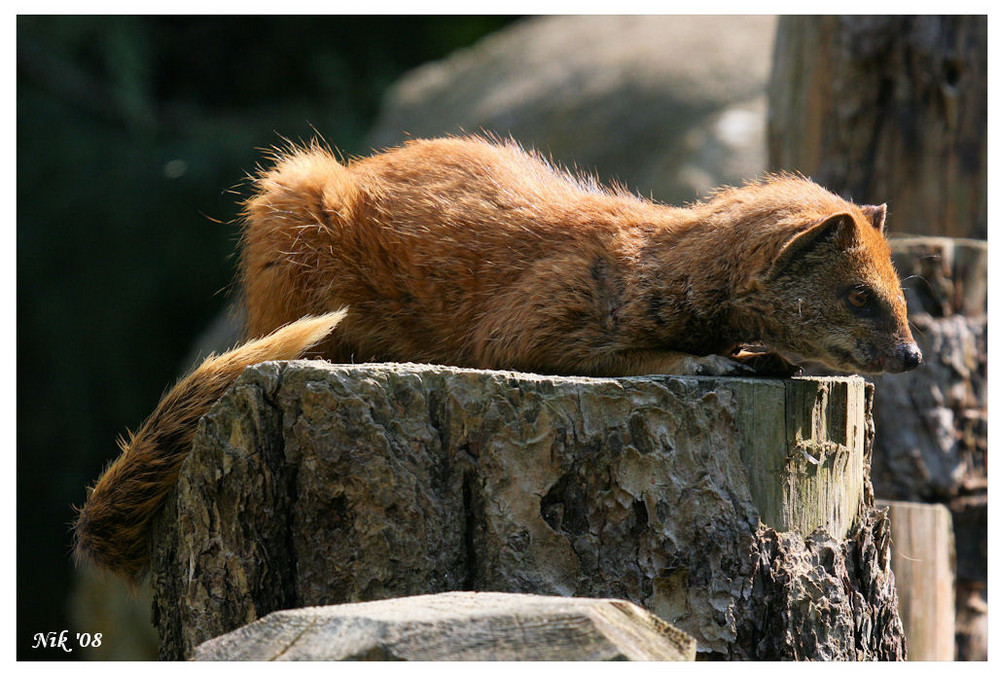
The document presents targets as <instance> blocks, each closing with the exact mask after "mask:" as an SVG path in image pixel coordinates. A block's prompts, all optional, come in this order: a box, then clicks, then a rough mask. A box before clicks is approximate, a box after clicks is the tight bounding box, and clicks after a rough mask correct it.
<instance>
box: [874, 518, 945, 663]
mask: <svg viewBox="0 0 1000 675" xmlns="http://www.w3.org/2000/svg"><path fill="white" fill-rule="evenodd" d="M878 504H879V505H880V506H888V507H889V520H890V522H891V523H892V539H891V544H890V546H891V551H892V560H891V562H890V566H891V568H892V573H893V575H894V576H895V577H896V591H897V592H898V593H899V615H900V618H901V619H902V620H903V632H904V633H905V634H906V645H907V660H909V661H953V660H954V659H955V540H954V537H953V534H952V525H951V513H950V512H949V511H948V509H946V508H945V507H944V506H942V505H941V504H919V503H916V502H893V501H882V500H879V501H878Z"/></svg>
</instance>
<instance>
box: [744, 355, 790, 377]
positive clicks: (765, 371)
mask: <svg viewBox="0 0 1000 675" xmlns="http://www.w3.org/2000/svg"><path fill="white" fill-rule="evenodd" d="M733 358H734V359H736V360H737V361H739V362H740V363H742V364H744V365H746V366H748V367H750V368H751V369H752V370H753V372H754V373H755V374H756V375H763V376H764V377H792V376H793V375H798V374H799V373H801V372H802V368H800V367H799V366H797V365H795V364H794V363H792V362H791V361H788V360H787V359H785V357H783V356H782V355H781V354H778V353H777V352H760V353H753V352H740V353H739V354H737V355H735V356H734V357H733Z"/></svg>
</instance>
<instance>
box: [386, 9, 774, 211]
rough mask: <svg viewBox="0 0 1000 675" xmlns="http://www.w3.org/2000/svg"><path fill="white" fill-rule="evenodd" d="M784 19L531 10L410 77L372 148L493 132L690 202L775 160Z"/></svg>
mask: <svg viewBox="0 0 1000 675" xmlns="http://www.w3.org/2000/svg"><path fill="white" fill-rule="evenodd" d="M775 28H776V19H775V18H774V17H769V16H744V17H736V16H710V17H708V16H549V17H538V18H531V19H525V20H523V21H520V22H518V23H516V24H514V25H513V26H511V27H509V28H507V29H505V30H502V31H500V32H498V33H496V34H494V35H491V36H490V37H488V38H486V39H484V40H482V41H481V42H479V43H478V44H476V45H474V46H473V47H471V48H468V49H465V50H461V51H459V52H456V53H455V54H453V55H452V56H449V57H448V58H446V59H444V60H442V61H439V62H435V63H431V64H428V65H424V66H422V67H420V68H418V69H416V70H414V71H412V72H411V73H409V74H408V75H406V76H404V77H403V78H402V79H401V80H400V81H399V82H397V83H396V84H395V85H393V87H392V88H391V89H390V90H389V92H388V93H387V95H386V98H385V100H384V103H383V109H382V112H381V115H380V118H379V120H378V122H377V123H376V125H375V128H374V130H373V131H372V134H371V137H370V140H371V145H372V146H373V147H376V148H380V147H385V146H390V145H396V144H398V143H401V142H402V141H404V140H406V139H407V138H411V137H428V136H440V135H442V134H456V133H478V132H480V131H481V130H485V131H487V132H492V133H495V134H498V135H500V136H507V135H513V137H514V138H515V139H517V140H518V141H520V142H521V143H523V144H524V145H527V146H533V147H536V148H537V149H539V150H540V151H541V152H543V153H544V154H546V155H548V154H551V155H552V157H553V158H554V159H555V160H556V162H558V163H560V164H565V165H567V166H571V167H579V168H580V169H583V170H588V171H596V172H597V173H598V174H599V176H600V177H601V178H602V179H606V180H608V181H610V180H616V181H619V182H622V183H624V184H626V185H627V186H629V187H630V188H631V189H633V190H637V191H639V192H641V193H643V194H647V195H648V194H650V193H651V194H652V196H653V198H655V199H657V200H660V201H664V202H668V203H679V202H683V201H690V200H692V199H694V198H695V197H696V196H699V195H704V193H705V192H706V191H708V190H711V189H713V188H715V187H718V186H719V185H720V184H723V183H729V184H739V183H741V182H742V181H743V180H744V179H746V178H749V177H752V176H754V175H755V174H758V173H760V172H762V171H763V170H764V169H765V168H766V156H765V149H764V146H765V137H764V130H765V115H766V110H767V105H766V100H765V98H766V97H765V89H766V86H767V78H768V73H769V68H770V59H771V49H772V41H773V38H774V33H775Z"/></svg>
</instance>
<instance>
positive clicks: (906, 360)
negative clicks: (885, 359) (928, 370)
mask: <svg viewBox="0 0 1000 675" xmlns="http://www.w3.org/2000/svg"><path fill="white" fill-rule="evenodd" d="M899 351H900V356H901V357H902V358H901V360H902V362H903V370H904V371H906V370H913V369H914V368H916V367H917V366H919V365H920V364H921V363H923V362H924V357H923V355H922V354H921V353H920V348H919V347H917V343H916V342H904V343H903V344H901V345H900V346H899Z"/></svg>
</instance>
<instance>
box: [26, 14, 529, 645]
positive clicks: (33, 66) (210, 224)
mask: <svg viewBox="0 0 1000 675" xmlns="http://www.w3.org/2000/svg"><path fill="white" fill-rule="evenodd" d="M511 20H512V19H511V18H510V17H498V16H486V17H483V16H461V17H447V16H438V17H426V16H406V17H395V16H369V17H366V16H352V17H335V16H328V17H277V18H276V17H259V16H252V17H235V16H234V17H181V16H171V17H155V16H141V17H108V16H86V17H55V16H44V17H42V16H21V17H18V20H17V366H18V368H17V484H18V488H17V511H18V514H17V528H18V541H17V544H18V546H17V548H18V550H17V593H18V599H17V606H18V610H17V614H18V628H17V644H18V658H20V659H32V658H47V659H51V658H66V657H67V656H68V657H70V658H74V657H77V656H79V653H78V652H77V653H74V654H72V655H65V654H63V653H61V652H58V651H55V650H33V649H31V642H32V635H33V634H34V633H37V632H44V631H50V630H56V631H58V630H61V629H63V628H70V627H71V626H70V624H69V623H68V618H67V613H66V606H65V605H66V597H67V593H68V590H69V586H70V583H71V579H72V574H71V563H70V557H69V556H70V543H71V542H70V537H69V525H70V523H71V522H72V520H73V517H74V514H73V511H72V509H71V506H70V505H71V504H80V503H82V501H83V499H84V494H85V492H84V488H85V486H86V485H88V484H90V483H92V482H93V480H94V479H95V478H96V477H97V475H98V473H99V472H100V470H101V468H102V467H103V466H104V465H105V464H106V463H107V462H108V461H109V460H111V459H112V458H113V457H114V456H115V455H116V454H117V449H116V447H115V444H114V438H115V436H116V435H117V434H119V433H121V432H123V431H124V428H125V427H126V426H128V427H131V428H135V427H136V426H138V424H139V423H140V422H141V421H142V419H143V417H144V416H145V415H147V414H148V413H149V412H150V411H151V410H152V408H153V406H154V405H155V404H156V401H157V399H158V398H159V396H160V394H161V393H162V391H163V390H164V388H165V387H167V386H168V385H169V384H170V383H171V382H172V381H173V380H174V379H175V378H176V377H177V375H178V374H179V372H178V368H179V367H180V364H181V362H182V360H183V358H184V356H185V355H186V354H187V353H188V351H189V350H190V348H191V345H192V343H193V341H194V339H195V338H196V336H197V335H198V334H199V332H200V331H202V330H203V329H204V328H205V327H206V326H207V324H208V323H209V322H210V320H211V319H212V318H213V317H214V316H215V315H217V314H218V313H219V312H220V311H221V310H222V308H223V306H224V305H225V303H226V301H227V298H228V297H229V296H231V293H230V290H229V289H230V287H231V284H232V279H233V273H234V266H235V259H234V258H233V257H232V253H233V252H234V250H235V243H236V237H237V228H236V226H235V224H233V222H232V221H233V219H234V218H235V217H236V215H237V212H238V202H239V199H240V196H239V194H238V193H239V190H238V187H237V186H238V185H239V184H240V182H241V181H242V180H243V178H244V177H245V175H246V174H247V173H248V172H252V171H253V170H254V167H255V166H256V164H257V162H258V161H259V160H260V157H261V153H260V149H261V148H264V147H268V146H271V145H275V144H281V143H282V142H283V139H290V140H305V139H308V138H310V137H312V136H313V135H314V134H315V133H316V132H319V133H321V134H322V135H323V136H324V137H325V139H326V140H327V141H328V142H329V143H330V144H331V145H334V146H336V147H338V148H339V149H340V150H342V151H344V152H345V153H349V154H364V153H367V152H368V150H369V148H367V147H365V145H364V138H365V134H366V133H367V131H368V128H369V126H370V124H371V122H372V121H373V118H374V116H375V115H376V114H377V112H378V107H379V101H380V100H381V97H382V94H383V92H384V91H385V89H386V87H388V86H389V85H390V84H391V83H392V82H393V81H394V80H395V79H396V78H397V77H399V76H400V74H401V73H403V72H404V71H406V70H407V69H409V68H412V67H414V66H416V65H418V64H420V63H422V62H424V61H428V60H432V59H436V58H440V57H442V56H445V55H446V54H448V53H449V52H450V51H452V50H454V49H456V48H459V47H462V46H465V45H468V44H471V43H472V42H474V41H476V40H477V39H479V38H480V37H482V36H483V35H485V34H487V33H489V32H491V31H493V30H496V29H498V28H500V27H502V26H503V25H505V24H507V23H508V22H509V21H511ZM234 188H236V189H235V190H234Z"/></svg>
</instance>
